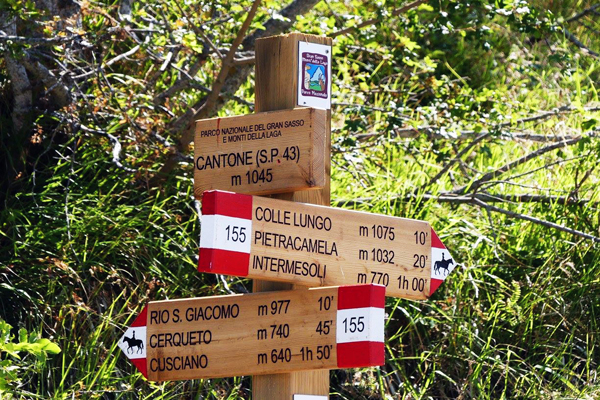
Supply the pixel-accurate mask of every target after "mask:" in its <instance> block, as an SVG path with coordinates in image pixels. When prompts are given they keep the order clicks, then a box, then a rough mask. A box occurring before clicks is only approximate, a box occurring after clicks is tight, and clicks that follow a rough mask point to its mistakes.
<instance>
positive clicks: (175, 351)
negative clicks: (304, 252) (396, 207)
mask: <svg viewBox="0 0 600 400" xmlns="http://www.w3.org/2000/svg"><path fill="white" fill-rule="evenodd" d="M384 306H385V288H384V287H383V286H378V285H353V286H342V287H328V288H315V289H307V290H293V291H279V292H264V293H254V294H241V295H232V296H215V297H204V298H195V299H185V300H167V301H154V302H150V303H148V305H147V306H146V307H145V308H144V310H143V311H142V313H141V314H140V315H139V316H138V317H137V318H136V319H135V321H134V322H133V324H132V325H131V327H129V328H128V329H127V331H126V332H125V334H124V335H123V337H122V338H121V339H120V340H119V347H120V348H121V350H123V352H124V353H125V355H126V356H127V357H128V358H129V359H130V360H131V362H132V363H133V364H134V365H135V366H136V368H137V369H138V370H139V371H140V372H141V373H142V374H143V375H144V376H145V377H146V378H148V379H149V380H152V381H165V380H183V379H200V378H218V377H231V376H239V375H260V374H274V373H284V372H291V371H299V370H307V369H335V368H358V367H367V366H377V365H382V364H383V363H384V344H383V340H384V334H383V327H384Z"/></svg>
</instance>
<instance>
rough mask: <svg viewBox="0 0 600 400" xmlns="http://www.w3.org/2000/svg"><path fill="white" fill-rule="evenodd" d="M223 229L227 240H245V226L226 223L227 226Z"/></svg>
mask: <svg viewBox="0 0 600 400" xmlns="http://www.w3.org/2000/svg"><path fill="white" fill-rule="evenodd" d="M225 230H226V231H227V240H233V241H234V242H245V241H246V228H245V227H241V226H231V225H227V228H225Z"/></svg>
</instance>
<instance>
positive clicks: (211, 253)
mask: <svg viewBox="0 0 600 400" xmlns="http://www.w3.org/2000/svg"><path fill="white" fill-rule="evenodd" d="M249 266H250V254H249V253H240V252H237V251H228V250H220V249H208V248H204V247H201V248H200V254H199V260H198V271H200V272H210V273H212V274H223V275H235V276H248V268H249Z"/></svg>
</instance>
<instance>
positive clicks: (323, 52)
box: [298, 42, 331, 110]
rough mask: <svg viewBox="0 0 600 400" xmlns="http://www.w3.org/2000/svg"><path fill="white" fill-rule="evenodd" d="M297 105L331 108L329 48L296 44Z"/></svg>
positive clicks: (301, 43) (303, 43)
mask: <svg viewBox="0 0 600 400" xmlns="http://www.w3.org/2000/svg"><path fill="white" fill-rule="evenodd" d="M298 105H299V106H305V107H316V108H323V109H326V110H327V109H330V108H331V46H327V45H323V44H317V43H309V42H299V43H298Z"/></svg>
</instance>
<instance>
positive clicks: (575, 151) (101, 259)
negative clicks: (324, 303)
mask: <svg viewBox="0 0 600 400" xmlns="http://www.w3.org/2000/svg"><path fill="white" fill-rule="evenodd" d="M254 4H255V3H254V2H252V1H235V2H233V1H225V0H213V1H204V0H197V1H172V0H145V1H134V0H114V1H113V0H106V1H104V0H100V1H97V0H81V1H74V0H0V52H1V53H2V54H1V58H0V133H1V136H0V146H1V148H2V157H1V159H0V320H1V321H0V397H8V398H10V397H15V398H86V399H87V398H103V399H117V398H148V399H150V398H161V399H171V398H173V399H175V398H176V399H180V398H186V399H187V398H189V399H235V398H246V399H248V398H251V396H252V394H251V384H250V378H249V377H236V378H229V379H212V380H196V381H184V382H167V383H162V384H155V383H151V382H147V381H145V380H144V379H143V377H142V376H141V374H139V373H137V372H136V370H135V368H134V367H133V365H132V364H131V363H129V362H128V360H127V359H126V358H125V357H124V356H123V355H122V354H120V350H118V348H117V341H118V339H119V337H120V336H121V335H122V333H123V331H124V329H125V327H127V326H128V325H129V324H130V323H131V322H132V321H133V318H134V317H135V316H136V314H137V313H138V312H139V311H140V310H141V308H142V307H143V305H144V303H145V302H146V301H149V300H162V299H173V298H185V297H194V296H210V295H218V294H228V293H231V292H236V293H241V292H244V291H246V290H248V288H249V287H250V286H251V285H250V284H249V282H248V281H246V280H243V279H238V278H231V277H218V276H213V275H205V274H199V273H198V272H197V271H196V264H197V249H198V239H199V233H200V228H201V209H200V204H199V203H198V202H197V201H195V200H194V198H193V163H192V162H191V161H192V158H191V151H192V149H193V148H192V145H191V144H190V141H191V137H192V136H191V132H192V130H191V128H192V127H193V121H194V120H195V119H199V118H207V117H213V116H227V115H240V114H247V113H251V112H253V102H254V99H253V98H254V79H253V74H254V66H253V62H254V53H253V51H254V43H255V40H256V39H257V38H260V37H264V36H271V35H276V34H281V33H287V32H293V31H299V32H303V33H313V34H316V35H327V36H330V37H333V38H334V65H333V75H334V76H333V105H332V117H333V129H334V132H333V136H334V138H333V155H332V164H333V170H332V194H333V196H332V198H333V202H332V203H333V204H332V205H335V206H338V207H347V208H353V209H360V210H368V211H371V212H377V213H384V214H389V215H395V216H401V217H407V218H416V219H424V220H427V221H429V222H431V224H432V226H433V227H434V228H435V230H436V231H437V232H438V234H440V237H441V239H442V240H443V241H444V243H445V244H446V246H447V247H448V248H449V249H450V250H451V251H452V255H453V257H454V258H455V260H457V261H458V262H459V266H458V267H457V268H456V269H455V270H454V272H453V274H452V275H451V276H450V277H449V278H448V279H447V280H446V281H445V283H444V284H443V285H442V287H441V288H440V289H439V290H438V291H437V292H436V293H435V295H434V296H433V297H432V298H431V299H430V300H428V301H425V302H414V301H409V300H403V299H391V298H390V299H388V304H387V308H386V310H387V312H388V314H389V318H388V319H387V322H386V338H387V341H386V346H387V348H386V349H387V354H386V364H385V365H384V366H383V367H381V368H372V369H364V370H338V371H332V372H331V398H332V399H500V398H506V399H596V398H600V381H599V377H598V365H599V363H600V355H599V349H598V347H599V346H600V339H599V336H600V332H599V327H600V322H599V321H600V251H599V250H600V244H599V243H600V239H599V237H600V212H599V208H598V202H599V201H600V185H599V183H600V182H599V181H600V174H599V172H598V160H599V157H600V140H599V138H598V134H599V133H600V122H599V121H600V112H599V111H600V101H599V98H598V92H597V90H598V84H599V82H600V79H599V78H600V69H599V64H598V62H599V60H598V53H600V35H599V32H600V4H599V3H597V2H595V1H583V0H576V1H571V0H565V1H541V0H529V1H526V0H497V1H484V0H472V1H468V2H466V1H458V0H456V1H450V0H437V1H425V0H417V1H414V2H402V1H397V0H382V1H371V0H367V1H358V0H347V1H343V2H337V1H333V0H322V1H319V0H293V1H291V2H290V1H275V0H264V1H262V3H260V4H258V8H257V9H256V12H255V13H254V12H253V9H252V6H253V5H254ZM247 18H250V21H251V24H250V26H249V28H248V29H243V23H244V21H245V20H246V19H247Z"/></svg>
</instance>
